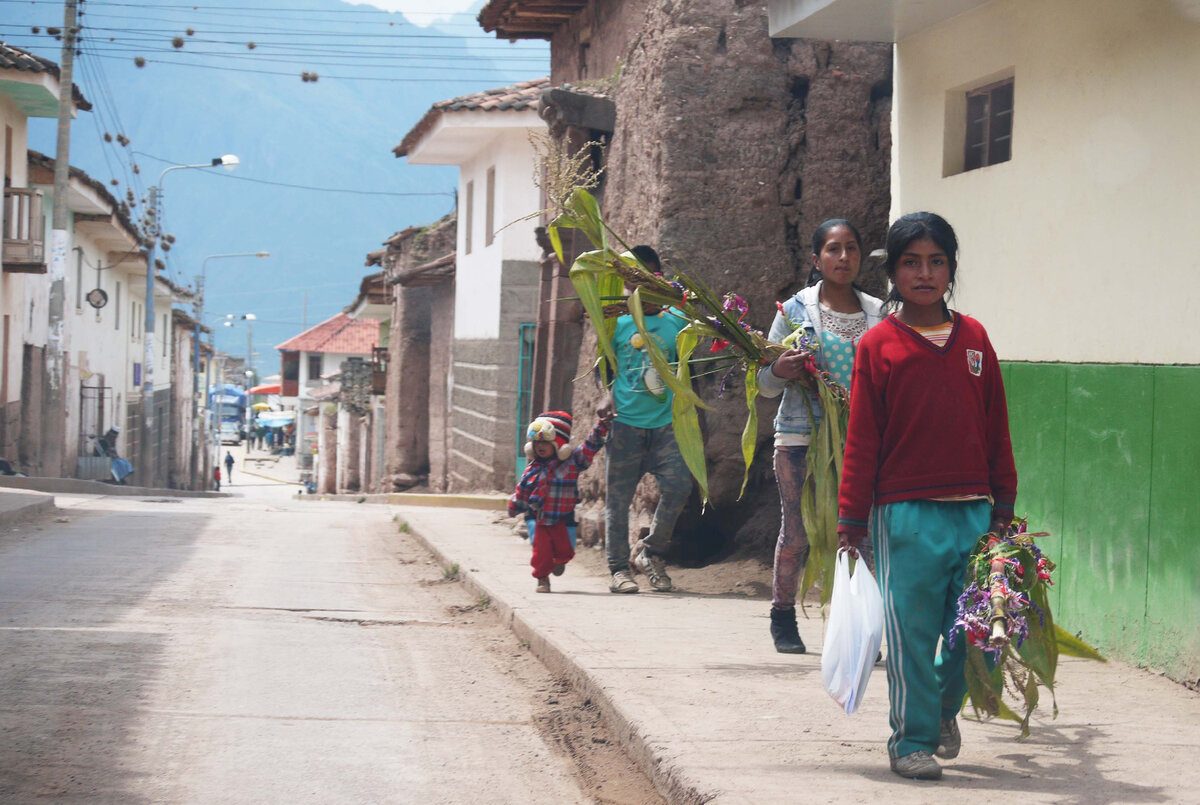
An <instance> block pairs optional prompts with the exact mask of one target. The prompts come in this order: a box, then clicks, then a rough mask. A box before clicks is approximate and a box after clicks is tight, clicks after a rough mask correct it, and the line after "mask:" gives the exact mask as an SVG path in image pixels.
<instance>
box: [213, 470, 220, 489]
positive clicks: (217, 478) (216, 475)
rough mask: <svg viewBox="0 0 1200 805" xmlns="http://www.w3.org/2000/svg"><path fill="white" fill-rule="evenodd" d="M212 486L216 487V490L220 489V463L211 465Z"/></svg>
mask: <svg viewBox="0 0 1200 805" xmlns="http://www.w3.org/2000/svg"><path fill="white" fill-rule="evenodd" d="M213 486H214V487H216V490H217V491H218V492H220V491H221V465H220V464H218V465H216V466H215V467H213Z"/></svg>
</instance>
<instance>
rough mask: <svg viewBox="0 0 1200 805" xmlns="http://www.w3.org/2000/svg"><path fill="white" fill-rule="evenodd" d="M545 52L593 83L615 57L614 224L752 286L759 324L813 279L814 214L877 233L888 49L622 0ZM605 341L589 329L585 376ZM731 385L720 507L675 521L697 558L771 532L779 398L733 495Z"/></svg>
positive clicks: (715, 475) (719, 419)
mask: <svg viewBox="0 0 1200 805" xmlns="http://www.w3.org/2000/svg"><path fill="white" fill-rule="evenodd" d="M601 6H605V7H607V8H608V10H607V11H605V10H603V9H602V8H601ZM579 36H588V37H589V38H590V44H589V45H588V46H587V47H586V48H584V49H582V50H581V48H580V45H579V43H578V41H577V40H572V37H579ZM610 37H611V38H612V39H614V40H620V41H619V42H617V41H609V38H610ZM552 47H553V48H554V49H555V51H556V52H555V54H554V56H553V57H552V66H553V71H552V72H553V75H554V79H555V81H556V82H558V81H570V80H576V79H578V78H580V77H583V76H581V74H580V73H581V69H582V68H581V65H582V64H583V62H584V61H586V62H587V73H588V76H587V77H589V78H595V77H597V75H604V74H611V73H612V72H613V69H612V68H613V67H614V66H615V64H616V62H617V61H620V62H621V65H622V66H621V71H620V77H619V80H618V81H617V83H616V87H615V90H614V92H613V99H614V101H615V103H616V109H617V123H616V130H615V131H614V134H613V138H612V143H611V146H610V148H609V150H608V154H607V173H606V176H605V188H604V201H603V204H604V208H605V212H606V216H607V220H608V222H609V223H610V224H611V225H612V227H613V228H614V229H615V231H616V232H618V233H619V234H621V235H622V236H623V237H624V238H626V239H627V240H628V241H629V242H630V243H649V244H651V245H653V246H655V247H656V248H658V249H659V251H660V252H661V253H662V255H663V257H664V258H665V260H666V261H667V263H668V264H672V263H673V264H674V265H676V266H677V267H679V268H681V269H682V270H685V271H686V272H687V273H689V274H691V275H693V276H696V277H699V278H701V279H703V280H704V281H705V282H706V283H708V284H709V286H710V287H712V288H713V290H714V291H717V292H718V293H723V292H725V291H735V292H737V293H739V294H741V295H742V296H743V297H744V298H745V299H746V300H747V301H748V302H749V304H750V314H749V316H748V321H749V322H750V323H751V324H752V325H753V326H755V327H757V328H760V329H763V330H764V331H765V330H766V329H767V328H768V327H769V326H770V323H771V320H772V318H773V316H774V314H775V302H776V300H780V299H784V298H787V297H788V296H790V295H791V294H792V293H794V292H795V291H796V290H798V289H799V288H800V287H802V286H803V283H804V281H805V280H806V279H807V276H808V267H809V263H810V260H809V255H810V253H811V235H812V231H813V230H814V229H815V228H816V226H817V225H818V224H819V223H820V222H821V221H823V220H825V219H827V218H830V217H844V218H849V219H850V220H852V221H854V222H855V223H856V224H858V225H859V227H860V229H861V230H862V233H863V237H864V244H863V245H864V248H865V250H866V251H868V252H869V251H870V250H872V249H874V248H878V247H880V246H882V245H883V240H884V235H885V233H886V228H887V216H888V208H889V203H890V193H889V179H890V176H889V154H890V146H891V143H890V139H889V120H890V111H891V71H892V57H891V47H890V45H886V44H872V43H853V42H817V41H809V40H775V41H773V40H771V39H770V38H769V36H768V35H767V17H766V8H765V3H762V2H754V3H745V2H741V3H739V2H735V0H691V2H688V3H678V2H670V0H658V1H657V2H638V1H637V0H626V2H620V3H608V4H600V3H596V2H593V3H592V4H590V5H589V7H588V9H586V10H585V11H584V12H581V13H580V14H578V15H576V17H575V18H573V19H572V21H571V22H570V23H569V24H568V25H566V26H564V28H563V29H561V30H560V32H559V34H558V35H557V36H556V37H555V38H554V39H553V40H552ZM618 52H619V55H618ZM581 54H582V55H581ZM572 60H574V61H572ZM606 65H608V66H606ZM864 262H867V261H864ZM862 282H863V283H864V284H865V285H866V286H868V288H870V289H872V290H875V291H877V292H878V291H879V290H881V289H882V287H883V282H882V279H881V277H880V276H879V271H878V269H877V268H874V269H873V270H872V269H869V268H866V267H865V268H864V274H863V277H862ZM588 333H589V336H590V335H591V333H590V328H588ZM702 349H704V347H702ZM594 354H595V352H594V344H593V341H592V338H591V337H588V338H586V339H585V343H584V345H583V347H582V349H581V350H580V371H581V372H584V371H585V370H586V368H587V367H588V366H590V364H591V361H592V359H593V356H594ZM720 381H721V377H720V376H714V377H709V378H705V379H701V380H699V381H697V388H698V389H699V390H700V391H701V392H702V394H703V396H704V397H705V398H706V399H707V400H709V401H711V402H712V403H713V404H714V410H713V411H709V412H705V413H704V414H703V415H702V424H703V426H704V430H705V434H706V442H707V446H706V453H707V456H708V461H709V483H710V500H711V502H712V504H713V505H712V508H711V510H710V511H709V513H708V514H706V516H705V517H704V518H703V521H701V520H700V518H699V516H698V511H699V506H698V505H696V506H692V507H689V513H688V514H687V515H686V516H685V518H684V520H683V521H681V524H680V527H679V528H680V532H681V534H683V533H685V532H688V531H689V530H690V531H691V532H693V537H694V538H693V539H692V540H691V542H692V544H693V545H694V546H696V548H695V549H696V551H697V552H698V553H700V554H704V553H706V552H709V553H712V552H717V551H723V550H728V549H729V548H731V547H738V546H751V547H755V548H765V547H766V546H769V545H770V544H772V543H773V541H774V539H775V533H776V529H777V527H778V518H779V514H778V506H779V501H778V493H777V491H776V488H775V486H774V478H773V473H772V470H771V466H770V459H771V436H772V431H771V420H772V419H773V417H774V412H775V402H774V401H766V402H761V403H759V406H758V414H759V422H760V427H759V437H760V438H759V451H758V455H759V458H758V461H757V462H756V466H755V471H754V485H753V487H752V488H751V489H750V490H748V492H747V497H746V499H745V500H743V501H742V502H741V503H737V502H736V498H737V494H738V491H739V487H740V485H741V481H742V471H743V465H742V458H741V449H740V439H741V432H742V428H743V425H744V423H745V418H746V406H745V393H744V388H743V384H742V381H741V380H739V379H737V377H733V378H731V380H730V382H729V383H728V386H727V389H726V392H725V395H724V399H718V398H717V389H718V387H719V385H720ZM595 397H596V394H595V391H594V389H593V388H592V384H591V383H590V382H589V381H584V382H577V383H576V393H575V400H574V403H573V407H574V409H575V411H576V415H577V417H586V416H589V415H590V414H588V413H585V412H589V411H590V409H591V407H592V405H593V404H594V400H595ZM592 475H593V476H595V475H599V473H592ZM601 486H602V482H601V480H600V479H598V478H591V479H589V480H588V482H586V483H585V484H584V485H583V488H584V490H585V493H586V494H588V495H596V494H598V493H599V492H600V488H601ZM652 498H653V493H652V491H651V490H650V487H646V488H644V489H643V490H642V491H641V492H639V498H638V502H637V503H635V508H640V509H642V510H644V509H645V508H646V507H647V506H648V505H649V503H650V502H651V500H652ZM636 520H637V518H635V521H636ZM687 542H688V540H683V541H681V544H686V543H687Z"/></svg>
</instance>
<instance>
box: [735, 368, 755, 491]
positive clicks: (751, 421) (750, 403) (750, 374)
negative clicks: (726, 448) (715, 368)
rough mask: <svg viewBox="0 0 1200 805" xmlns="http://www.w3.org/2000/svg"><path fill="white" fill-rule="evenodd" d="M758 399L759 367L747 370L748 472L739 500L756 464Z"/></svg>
mask: <svg viewBox="0 0 1200 805" xmlns="http://www.w3.org/2000/svg"><path fill="white" fill-rule="evenodd" d="M756 399H758V367H757V366H750V367H749V368H747V369H746V408H748V409H749V413H748V414H746V427H745V428H744V429H743V430H742V460H743V461H745V462H746V471H745V472H744V473H743V474H742V489H741V491H740V492H738V500H741V499H742V495H744V494H746V484H747V483H748V482H749V481H750V465H751V464H753V463H754V449H755V448H756V447H757V446H758V408H757V407H756V406H755V404H754V401H755V400H756Z"/></svg>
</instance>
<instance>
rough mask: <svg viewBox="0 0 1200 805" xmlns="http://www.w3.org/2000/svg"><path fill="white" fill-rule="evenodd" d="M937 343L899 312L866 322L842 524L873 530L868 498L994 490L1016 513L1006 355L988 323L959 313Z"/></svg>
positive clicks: (999, 507)
mask: <svg viewBox="0 0 1200 805" xmlns="http://www.w3.org/2000/svg"><path fill="white" fill-rule="evenodd" d="M951 315H952V316H953V317H954V329H953V330H952V331H951V333H950V338H949V340H948V341H947V342H946V346H945V347H941V348H939V347H936V346H934V345H933V343H931V342H930V341H929V339H927V338H925V337H924V336H923V335H921V334H920V333H918V332H916V331H915V330H913V329H911V328H910V327H907V326H905V325H904V324H902V323H901V322H900V320H899V319H897V318H896V317H895V316H894V315H893V316H889V317H888V318H886V319H885V320H884V321H883V322H881V323H880V325H879V326H878V327H873V328H872V329H870V330H868V331H867V332H866V333H865V334H864V335H863V337H862V341H861V342H859V347H858V352H857V354H856V355H855V358H854V374H853V381H852V384H851V389H850V426H849V430H848V432H847V434H846V458H845V464H844V468H843V471H842V485H841V488H840V489H839V494H838V504H839V509H840V511H839V513H838V514H839V517H838V530H839V531H843V532H848V533H850V534H851V535H855V536H857V535H862V534H865V533H866V528H867V516H868V514H869V512H870V510H871V506H873V505H880V504H884V503H894V502H896V501H901V500H918V499H922V498H941V497H950V496H956V495H990V496H991V498H992V500H993V501H994V503H993V516H994V517H1011V516H1012V511H1013V504H1014V503H1015V502H1016V499H1017V469H1016V465H1015V464H1014V463H1013V454H1012V441H1011V440H1010V439H1009V435H1008V405H1007V403H1006V402H1005V398H1004V381H1003V380H1002V379H1001V377H1000V362H999V361H998V360H997V359H996V353H995V351H994V350H993V349H992V344H991V342H990V341H988V337H987V332H986V331H985V330H984V329H983V325H981V324H980V323H979V322H977V321H975V319H972V318H971V317H969V316H964V315H962V314H961V313H952V314H951Z"/></svg>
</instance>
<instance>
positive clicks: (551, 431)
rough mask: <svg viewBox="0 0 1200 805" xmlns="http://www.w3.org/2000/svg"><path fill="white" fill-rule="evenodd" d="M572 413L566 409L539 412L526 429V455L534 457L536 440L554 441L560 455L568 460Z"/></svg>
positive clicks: (530, 457) (560, 457) (529, 457)
mask: <svg viewBox="0 0 1200 805" xmlns="http://www.w3.org/2000/svg"><path fill="white" fill-rule="evenodd" d="M571 423H572V419H571V415H570V414H568V413H567V412H566V411H546V412H544V413H541V414H538V416H537V419H535V420H533V421H532V422H530V423H529V427H528V428H527V429H526V430H525V438H526V439H528V440H529V441H527V442H526V443H525V457H526V458H528V459H533V457H534V456H533V443H534V442H554V444H555V445H557V447H558V450H557V453H558V457H559V459H560V460H566V458H567V456H569V455H571V445H570V442H571Z"/></svg>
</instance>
